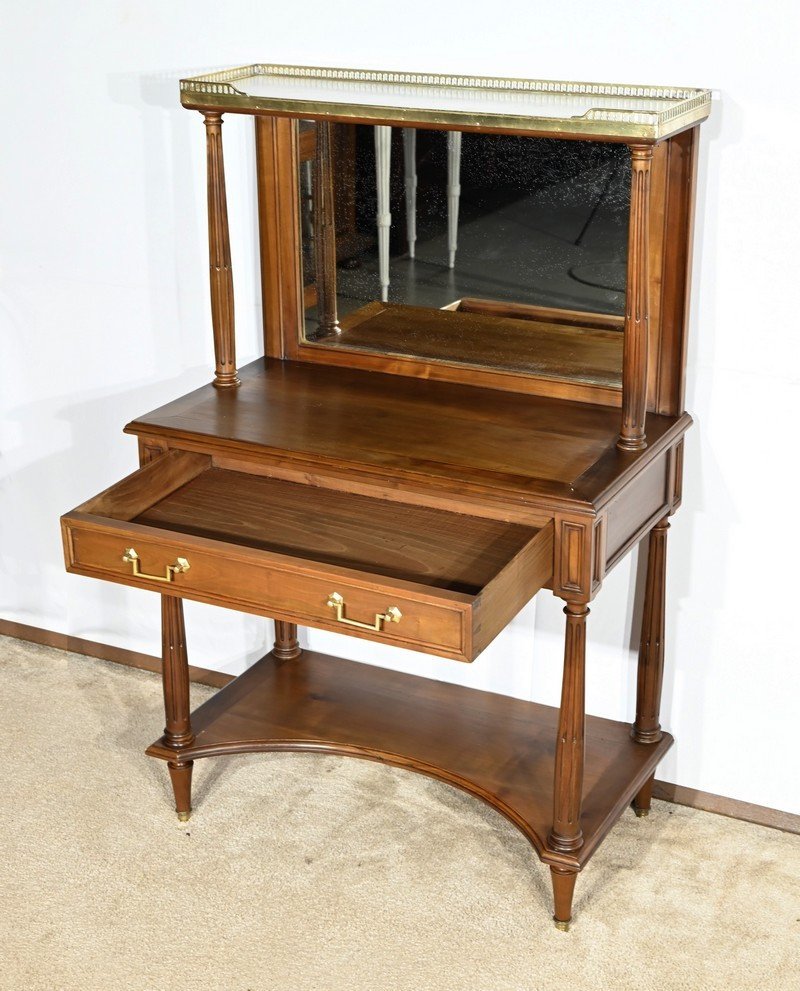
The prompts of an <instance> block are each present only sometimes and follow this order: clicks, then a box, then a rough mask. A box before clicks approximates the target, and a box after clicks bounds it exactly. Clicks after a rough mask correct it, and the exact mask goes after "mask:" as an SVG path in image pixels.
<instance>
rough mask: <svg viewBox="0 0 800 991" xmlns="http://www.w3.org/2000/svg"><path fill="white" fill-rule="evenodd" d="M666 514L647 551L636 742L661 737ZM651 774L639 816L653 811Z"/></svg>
mask: <svg viewBox="0 0 800 991" xmlns="http://www.w3.org/2000/svg"><path fill="white" fill-rule="evenodd" d="M667 530H669V521H668V520H667V519H666V517H665V518H664V519H663V520H661V521H660V522H659V523H656V525H655V526H654V527H653V529H652V530H651V531H650V540H649V546H648V555H647V582H646V585H645V596H644V610H643V612H642V633H641V639H640V641H639V666H638V673H637V683H636V719H635V721H634V724H633V728H632V729H631V736H632V737H633V739H634V740H636V742H637V743H644V744H652V743H658V741H659V740H660V739H661V735H662V734H661V724H660V722H659V717H660V712H661V687H662V684H663V681H664V616H665V611H666V578H667ZM654 777H655V775H653V776H651V777H650V778H649V779H648V780H647V782H646V783H645V785H644V786H643V787H642V788H641V789H640V791H639V793H638V794H637V795H636V797H635V798H634V800H633V809H634V811H635V812H636V815H637V816H646V815H647V813H648V812H649V811H650V802H651V798H652V793H653V780H654Z"/></svg>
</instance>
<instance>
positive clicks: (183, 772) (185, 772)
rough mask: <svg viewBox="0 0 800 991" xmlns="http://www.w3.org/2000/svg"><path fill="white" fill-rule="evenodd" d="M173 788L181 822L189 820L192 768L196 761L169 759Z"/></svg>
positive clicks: (176, 809)
mask: <svg viewBox="0 0 800 991" xmlns="http://www.w3.org/2000/svg"><path fill="white" fill-rule="evenodd" d="M167 767H168V768H169V777H170V780H171V781H172V790H173V792H174V793H175V811H176V812H177V813H178V818H179V819H180V821H181V822H188V821H189V817H190V816H191V814H192V768H193V767H194V761H192V760H187V761H183V762H181V761H177V760H170V761H167Z"/></svg>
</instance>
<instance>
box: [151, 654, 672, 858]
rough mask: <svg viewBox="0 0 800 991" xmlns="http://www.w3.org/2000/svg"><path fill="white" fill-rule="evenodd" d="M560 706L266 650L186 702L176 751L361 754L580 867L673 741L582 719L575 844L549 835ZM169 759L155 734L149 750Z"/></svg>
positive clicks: (541, 851)
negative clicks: (447, 793)
mask: <svg viewBox="0 0 800 991" xmlns="http://www.w3.org/2000/svg"><path fill="white" fill-rule="evenodd" d="M557 723H558V710H557V709H554V708H550V707H549V706H544V705H538V704H537V703H533V702H523V701H520V700H519V699H512V698H508V697H506V696H502V695H497V694H494V693H491V692H479V691H475V690H474V689H469V688H462V687H460V686H457V685H449V684H446V683H444V682H438V681H432V680H429V679H427V678H418V677H415V676H411V675H407V674H401V673H399V672H395V671H388V670H385V669H382V668H377V667H373V666H371V665H364V664H358V663H356V662H353V661H344V660H341V659H339V658H335V657H328V656H326V655H324V654H319V653H316V652H313V651H304V652H303V654H302V655H301V656H300V657H299V658H297V659H296V660H294V661H290V662H287V663H282V662H280V661H276V660H275V659H274V658H273V657H272V656H271V655H267V657H265V658H264V659H262V660H261V661H259V662H257V664H255V665H254V666H253V667H252V668H250V669H249V670H248V671H246V672H245V673H244V674H243V675H241V676H240V677H239V678H237V679H236V681H234V682H232V683H231V684H230V685H229V686H228V687H227V688H225V689H223V690H222V691H221V692H219V693H218V694H217V695H215V696H214V697H213V698H212V699H210V700H209V701H208V702H206V703H205V704H204V705H202V706H201V707H200V708H199V709H197V710H195V712H194V713H193V714H192V725H193V727H194V730H195V734H196V739H195V743H194V744H193V745H192V747H191V748H189V750H188V751H187V752H186V754H185V757H186V758H187V759H188V758H191V759H194V760H197V759H199V758H201V757H210V756H214V755H217V754H225V753H247V752H255V751H270V750H276V751H280V750H283V751H286V750H297V751H312V752H327V753H340V754H347V755H351V756H357V757H366V758H368V759H372V760H378V761H382V762H384V763H387V764H393V765H395V766H398V767H407V768H411V769H413V770H416V771H419V772H421V773H423V774H429V775H431V776H433V777H437V778H440V779H442V780H444V781H447V782H449V783H450V784H453V785H456V786H457V787H460V788H463V789H464V790H466V791H469V792H471V793H472V794H474V795H477V796H478V797H479V798H482V799H483V800H484V801H487V802H488V803H489V804H490V805H493V806H494V807H495V808H497V809H498V810H499V811H500V812H502V813H503V814H504V815H506V816H507V817H508V818H509V819H510V820H511V821H512V822H513V823H515V825H516V826H517V827H518V828H519V829H520V830H521V831H522V832H523V833H524V834H525V835H526V836H527V837H528V839H529V840H530V841H531V843H532V844H533V845H534V846H535V848H536V849H537V851H538V853H539V855H540V857H541V858H542V859H543V860H544V861H545V862H547V863H555V864H557V865H560V866H567V867H572V868H573V869H574V868H578V867H581V866H583V865H584V864H586V862H587V861H588V860H589V858H590V857H591V855H592V853H593V852H594V851H595V850H596V848H597V845H598V843H599V842H600V840H601V839H602V838H603V836H605V835H606V834H607V833H608V831H609V830H610V829H611V827H612V826H613V824H614V822H615V821H616V820H617V818H618V817H619V815H620V814H621V813H622V812H623V811H624V809H625V808H626V807H627V805H628V804H629V803H630V801H631V799H632V798H633V795H634V794H635V793H636V792H637V791H638V790H639V788H640V787H641V785H642V783H643V782H644V781H646V780H647V778H649V776H650V775H651V774H652V771H653V769H654V768H655V766H656V764H657V763H658V761H659V760H660V759H661V758H662V756H663V754H664V753H665V752H666V751H667V749H668V748H669V747H670V745H671V743H672V740H671V738H670V737H669V736H668V735H666V734H665V736H664V738H663V739H662V740H661V741H660V742H659V743H657V744H654V745H653V746H652V747H642V746H639V745H638V744H636V743H634V742H633V740H631V738H630V726H629V725H628V724H625V723H617V722H613V721H612V720H608V719H599V718H596V717H587V719H586V763H585V778H584V800H583V811H582V814H581V827H582V830H583V837H584V842H583V845H582V846H581V848H580V849H579V850H576V851H573V852H570V853H559V852H558V851H555V850H553V849H551V848H550V847H549V846H548V844H547V839H546V838H547V835H548V832H549V829H550V825H551V821H552V793H553V774H554V766H555V745H556V729H557ZM148 753H149V754H150V755H151V756H154V757H160V758H162V759H169V758H170V757H171V753H172V752H171V751H170V749H169V748H168V747H166V746H165V745H164V742H163V740H158V741H156V743H154V744H153V745H152V746H151V747H150V748H149V750H148Z"/></svg>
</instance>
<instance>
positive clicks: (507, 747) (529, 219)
mask: <svg viewBox="0 0 800 991" xmlns="http://www.w3.org/2000/svg"><path fill="white" fill-rule="evenodd" d="M181 102H182V104H183V105H184V106H185V107H187V108H188V109H191V110H196V111H199V113H200V114H201V115H202V117H203V120H204V124H205V129H206V138H207V166H208V232H209V245H210V255H209V268H210V280H211V315H212V325H213V335H214V349H215V359H216V368H215V373H214V378H213V381H212V382H210V383H209V384H208V385H206V386H204V387H202V388H200V389H198V390H197V391H195V392H193V393H191V394H189V395H186V396H183V397H181V398H178V399H176V400H175V401H174V402H171V403H169V404H167V405H166V406H164V407H162V408H161V409H158V410H155V411H154V412H151V413H148V414H146V415H143V416H141V417H139V418H138V419H136V420H135V421H133V422H132V423H130V424H128V426H127V427H126V428H125V432H126V433H129V434H133V435H134V436H136V437H137V439H138V444H139V453H140V461H141V467H140V469H139V470H138V471H137V472H135V473H134V474H133V475H130V476H129V477H127V478H125V479H123V480H122V481H119V482H117V483H116V484H115V485H112V486H111V487H110V488H108V489H107V490H106V491H104V492H102V493H101V494H99V495H97V496H95V497H94V498H93V499H90V500H89V501H88V502H86V503H84V504H83V505H81V506H80V507H78V508H77V509H75V510H74V511H73V512H71V513H68V514H67V515H66V516H64V517H63V520H62V526H63V535H64V549H65V557H66V564H67V568H68V570H69V571H71V572H74V573H76V574H81V575H87V576H93V577H97V578H101V579H104V580H107V581H113V582H120V583H123V584H125V585H130V586H134V587H137V588H143V589H150V590H152V591H155V592H158V593H160V596H161V613H162V629H163V634H162V646H163V684H164V702H165V710H166V728H165V730H164V733H163V735H162V736H161V737H160V738H159V739H158V740H156V742H155V743H153V744H152V746H151V747H150V748H149V749H148V751H147V753H148V754H150V755H151V756H153V757H156V758H159V759H161V760H164V761H166V763H167V767H168V769H169V773H170V776H171V780H172V785H173V788H174V793H175V803H176V810H177V813H178V815H179V817H180V818H181V819H187V818H188V817H189V814H190V811H191V778H192V767H193V762H194V761H195V760H198V759H201V758H209V757H218V756H222V755H226V754H233V753H249V752H263V751H305V752H319V753H328V754H340V755H348V756H356V757H362V758H368V759H371V760H377V761H382V762H384V763H387V764H392V765H395V766H398V767H404V768H409V769H411V770H414V771H417V772H420V773H423V774H428V775H431V776H433V777H436V778H439V779H441V780H443V781H445V782H448V783H450V784H452V785H455V786H457V787H459V788H462V789H464V790H466V791H468V792H470V793H471V794H473V795H475V796H477V797H479V798H481V799H483V800H484V801H486V802H488V803H489V804H490V805H492V806H493V807H494V808H496V809H497V810H499V811H500V812H501V813H502V814H503V815H505V816H506V817H507V818H508V819H509V820H510V821H511V822H512V823H514V825H516V826H517V827H518V828H519V829H520V830H521V831H522V833H523V834H524V835H525V836H526V837H527V838H528V840H529V841H530V842H531V844H532V845H533V847H534V849H535V850H536V853H537V854H538V856H539V858H540V859H541V860H542V861H543V862H544V863H545V864H547V865H548V866H549V867H550V871H551V875H552V882H553V891H554V902H555V914H554V919H555V922H556V925H557V926H558V927H559V928H561V929H567V928H568V926H569V922H570V919H571V904H572V895H573V890H574V885H575V879H576V877H577V875H578V873H579V872H580V870H581V869H582V868H583V867H584V866H585V865H586V863H587V862H588V861H589V859H590V858H591V857H592V855H593V854H594V853H595V852H596V850H597V849H598V846H599V845H600V843H601V841H602V840H603V838H604V837H605V836H606V835H607V834H608V832H609V831H610V830H611V829H612V827H613V825H614V823H615V821H616V820H617V819H618V818H619V817H620V816H621V815H622V814H623V812H624V811H625V810H626V809H627V808H628V807H629V806H631V805H632V806H633V809H634V811H635V812H636V814H637V815H640V816H644V815H646V814H647V811H648V810H649V807H650V800H651V791H652V786H653V779H654V775H655V770H656V767H657V765H658V763H659V761H660V760H661V758H662V757H663V755H664V753H665V752H666V751H667V749H668V748H669V747H670V745H671V743H672V738H671V737H670V736H669V734H668V733H666V732H664V731H663V730H662V729H661V726H660V723H659V707H660V697H661V683H662V676H663V666H664V613H665V601H664V586H665V568H666V543H667V530H668V527H669V522H668V520H669V517H670V516H671V515H672V514H673V513H674V512H675V510H676V509H677V508H678V506H679V504H680V501H681V488H682V479H683V437H684V433H685V431H686V430H687V428H688V427H689V425H690V423H691V420H690V417H689V416H688V414H687V413H686V412H685V410H684V405H683V403H684V384H683V383H684V369H685V362H686V333H687V302H688V295H689V273H690V267H691V265H690V257H691V232H692V214H693V206H694V197H695V174H696V164H697V148H698V135H699V125H700V123H701V122H702V121H703V120H704V119H705V118H706V117H707V116H708V113H709V109H710V93H709V92H708V91H707V90H695V89H685V88H668V87H656V86H628V85H608V86H607V85H598V84H588V83H569V82H550V81H541V80H521V79H490V78H484V77H473V76H465V77H460V76H437V75H431V74H426V75H419V74H414V73H401V72H378V71H366V70H344V69H330V68H308V67H296V66H295V67H293V66H283V65H253V66H246V67H242V68H237V69H231V70H228V71H223V72H215V73H211V74H208V75H204V76H202V77H197V78H192V79H186V80H183V81H182V83H181ZM231 113H236V114H249V115H252V116H253V118H254V122H255V135H256V175H257V186H258V226H259V238H260V258H261V282H262V294H263V324H264V357H263V358H262V359H259V360H257V361H254V362H252V363H251V364H248V365H247V366H246V367H243V368H239V367H238V366H237V362H236V349H235V334H234V300H233V282H232V273H231V253H230V239H229V229H228V218H227V207H226V187H225V173H224V164H223V147H222V123H223V115H224V114H231ZM376 128H380V129H381V130H380V132H378V133H380V134H381V143H382V151H381V153H380V155H381V162H382V167H383V168H384V169H386V170H389V174H387V175H384V176H383V178H381V179H379V180H376V161H375V157H374V156H375V146H376V141H375V134H376ZM404 133H405V134H406V135H408V134H413V135H414V136H415V140H414V150H415V159H414V162H415V168H416V172H415V174H414V182H415V190H414V197H415V198H414V205H415V209H414V211H413V222H414V227H415V229H414V230H413V231H412V230H408V229H405V230H404V229H403V223H404V210H403V203H404V200H403V197H404V195H405V183H404V175H403V168H402V166H403V160H404V156H403V141H404V138H403V134H404ZM452 134H457V135H458V148H459V156H460V161H459V165H460V168H459V172H460V175H459V182H460V187H459V193H460V203H459V213H458V264H457V266H456V267H455V269H453V268H452V266H451V265H450V263H449V262H450V258H449V256H448V248H450V250H452V239H453V232H452V229H448V202H447V201H448V195H449V196H450V197H452V196H453V195H454V185H453V182H452V180H451V181H450V183H449V185H448V171H447V169H448V149H449V150H450V163H449V167H450V169H451V173H452V168H453V153H452V149H453V147H454V142H453V140H452V139H451V138H448V135H452ZM405 141H406V142H408V137H406V138H405ZM391 145H395V146H396V149H395V151H396V153H395V154H394V156H393V158H392V157H391V156H390V155H389V153H388V152H389V150H390V148H391ZM392 161H394V162H395V163H396V169H394V171H392V166H391V162H392ZM309 173H311V174H310V175H309ZM445 190H447V191H448V194H447V195H445V194H444V192H443V191H445ZM387 199H388V200H389V203H388V204H387V203H386V202H385V201H386V200H387ZM379 201H380V202H379ZM409 213H411V212H410V211H409ZM376 216H377V217H378V218H379V220H378V224H377V227H378V228H380V232H381V233H380V238H381V240H382V244H380V245H379V244H378V243H377V242H378V232H377V230H376ZM450 228H452V222H451V224H450ZM337 232H338V233H339V234H340V236H339V239H338V240H337ZM448 238H449V240H448ZM409 244H410V245H411V247H412V250H411V252H410V253H409ZM414 249H415V250H414ZM387 259H388V266H389V268H390V269H391V273H392V274H391V280H389V278H388V272H387ZM387 285H388V287H389V288H388V291H387V289H386V287H387ZM387 296H388V298H386V297H387ZM643 540H646V542H647V546H648V554H647V562H646V585H645V598H644V608H643V615H642V628H641V637H640V643H641V646H640V650H639V660H638V682H637V693H636V711H635V713H634V714H632V715H633V719H632V722H631V723H622V722H615V721H612V720H608V719H601V718H595V717H588V716H586V714H585V705H584V673H585V653H586V626H587V617H588V615H589V604H590V603H591V602H592V600H593V599H595V598H596V597H597V596H598V594H599V593H600V590H601V588H602V585H603V580H604V577H605V575H606V574H607V573H608V572H609V571H610V570H611V569H612V568H613V567H614V566H615V565H616V564H617V563H618V562H619V561H620V560H622V558H623V557H624V556H625V555H626V554H628V553H629V551H631V550H632V549H633V548H634V547H635V546H636V545H637V544H638V543H639V542H640V541H643ZM543 589H547V590H549V591H551V592H552V594H554V595H556V596H558V597H559V598H560V599H562V600H563V601H564V604H565V605H564V612H565V614H566V635H565V649H564V669H563V688H562V695H561V705H560V707H558V708H551V707H548V706H544V705H539V704H536V703H532V702H526V701H520V700H517V699H512V698H507V697H504V696H501V695H497V694H491V693H486V692H478V691H474V690H471V689H467V688H462V687H458V686H455V685H450V684H446V683H442V682H437V681H433V680H429V679H423V678H416V677H413V676H409V675H404V674H400V673H396V672H393V671H389V670H383V669H381V668H377V667H373V666H370V665H366V664H359V663H354V662H350V661H345V660H342V659H338V658H335V657H330V656H326V655H323V654H321V653H318V652H314V651H309V650H303V649H301V647H300V645H299V642H298V637H297V627H298V625H306V626H311V627H317V628H320V629H325V630H332V631H336V632H339V633H347V634H349V635H351V636H354V637H358V638H361V639H363V640H369V641H375V642H380V643H385V644H390V645H396V646H401V647H406V648H409V649H412V650H417V651H423V652H425V653H427V654H431V655H435V656H437V657H440V658H443V660H442V664H443V665H445V664H447V663H452V662H453V661H459V662H467V663H471V662H476V663H480V656H479V655H480V654H481V651H483V649H484V648H485V647H486V646H487V645H488V644H489V643H491V641H492V640H493V639H494V638H495V637H496V636H497V635H498V634H499V633H500V632H501V631H502V630H503V629H504V628H505V627H506V626H507V624H508V623H509V622H510V621H511V620H512V619H513V618H514V616H515V615H516V614H517V613H518V612H519V610H520V609H521V608H522V607H523V606H524V605H525V604H526V603H527V602H528V601H529V600H530V599H531V598H532V597H533V596H534V595H535V594H536V593H537V592H539V591H540V590H543ZM184 598H186V599H193V600H197V601H200V602H207V603H212V604H215V605H219V606H225V607H228V608H231V609H238V610H242V611H244V612H249V613H255V614H257V615H260V616H265V617H270V618H272V619H274V621H275V645H274V649H273V650H272V651H271V652H270V653H269V654H267V656H265V657H264V658H263V659H262V660H260V661H258V662H257V663H256V664H254V665H253V666H252V667H250V668H249V669H248V670H247V671H246V672H245V673H244V674H243V675H241V676H240V677H239V678H237V679H236V680H235V681H233V682H232V683H231V684H230V685H229V686H227V687H226V688H224V689H223V690H222V691H220V692H219V693H218V694H216V695H215V696H214V697H213V698H212V699H210V700H209V701H207V702H206V703H205V704H203V705H202V706H200V707H199V708H198V709H197V710H196V711H195V712H190V709H189V673H188V658H187V646H186V638H185V633H184V622H183V609H182V600H183V599H184ZM209 800H210V801H213V796H211V798H210V799H209Z"/></svg>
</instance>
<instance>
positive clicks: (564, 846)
mask: <svg viewBox="0 0 800 991" xmlns="http://www.w3.org/2000/svg"><path fill="white" fill-rule="evenodd" d="M564 612H565V613H566V616H567V629H566V638H565V643H564V675H563V680H562V684H561V709H560V711H559V716H558V735H557V737H556V760H555V780H554V788H553V828H552V829H551V830H550V836H549V837H548V846H550V847H551V848H552V849H553V850H557V851H559V852H561V853H570V852H571V851H573V850H577V849H578V848H579V847H580V846H581V845H582V844H583V832H582V831H581V801H582V798H583V758H584V727H585V722H586V716H585V666H586V617H587V616H588V615H589V607H588V606H587V605H586V604H585V603H576V602H568V603H567V604H566V606H565V607H564Z"/></svg>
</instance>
